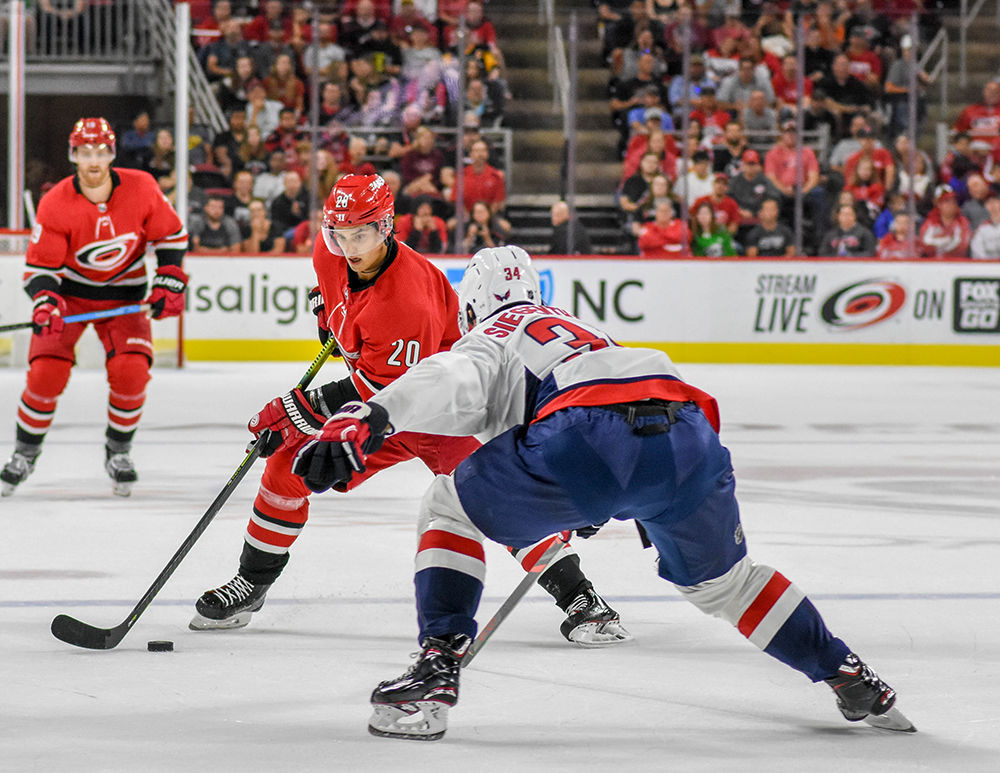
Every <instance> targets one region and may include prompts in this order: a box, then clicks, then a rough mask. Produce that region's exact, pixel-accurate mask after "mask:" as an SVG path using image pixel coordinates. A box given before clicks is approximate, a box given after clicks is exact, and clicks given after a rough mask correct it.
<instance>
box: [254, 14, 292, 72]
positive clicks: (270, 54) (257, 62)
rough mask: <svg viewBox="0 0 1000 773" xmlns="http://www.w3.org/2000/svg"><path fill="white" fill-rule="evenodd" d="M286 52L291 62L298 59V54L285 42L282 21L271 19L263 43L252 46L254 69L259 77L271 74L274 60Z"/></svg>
mask: <svg viewBox="0 0 1000 773" xmlns="http://www.w3.org/2000/svg"><path fill="white" fill-rule="evenodd" d="M282 54H286V55H288V56H290V57H292V61H293V62H297V61H298V54H296V52H295V49H294V48H292V47H291V46H290V45H288V43H286V42H285V25H284V22H280V21H273V22H271V28H270V29H269V30H268V38H267V41H265V42H264V43H258V44H257V45H256V46H254V48H253V53H252V55H253V62H254V70H255V71H256V73H257V75H258V76H259V77H260V78H262V79H263V78H266V77H268V76H269V75H270V74H271V70H272V69H273V67H274V62H275V60H276V59H277V58H278V57H279V56H281V55H282Z"/></svg>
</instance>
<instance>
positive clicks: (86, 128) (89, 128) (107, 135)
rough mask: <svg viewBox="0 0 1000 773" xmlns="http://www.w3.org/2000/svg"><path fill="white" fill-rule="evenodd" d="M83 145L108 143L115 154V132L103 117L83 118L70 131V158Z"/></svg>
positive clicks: (71, 158)
mask: <svg viewBox="0 0 1000 773" xmlns="http://www.w3.org/2000/svg"><path fill="white" fill-rule="evenodd" d="M81 145H95V146H96V145H106V146H107V147H108V149H109V150H110V151H111V154H112V155H114V154H115V132H114V129H112V128H111V124H109V123H108V122H107V121H106V120H104V119H103V118H81V119H80V120H79V121H77V122H76V123H75V124H74V125H73V131H71V132H70V133H69V159H70V161H72V160H73V151H74V150H76V149H77V148H78V147H80V146H81Z"/></svg>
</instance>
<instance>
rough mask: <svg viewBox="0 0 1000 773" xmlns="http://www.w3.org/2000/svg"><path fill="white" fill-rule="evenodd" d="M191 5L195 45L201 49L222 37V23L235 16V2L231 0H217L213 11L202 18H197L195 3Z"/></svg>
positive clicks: (192, 31) (192, 32)
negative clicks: (230, 0)
mask: <svg viewBox="0 0 1000 773" xmlns="http://www.w3.org/2000/svg"><path fill="white" fill-rule="evenodd" d="M191 6H192V7H191V20H192V24H193V28H192V30H191V34H192V35H193V36H194V43H195V47H196V48H198V49H199V50H201V49H203V48H205V47H206V46H208V45H209V44H211V43H212V42H213V41H216V40H218V39H219V38H221V37H222V25H223V24H224V23H225V22H226V21H228V20H229V19H232V18H233V4H232V3H230V2H229V0H215V2H214V3H212V10H211V13H209V14H207V15H205V16H204V17H202V18H196V16H195V9H194V4H193V3H192V4H191Z"/></svg>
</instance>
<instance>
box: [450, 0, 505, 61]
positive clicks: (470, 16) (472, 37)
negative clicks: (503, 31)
mask: <svg viewBox="0 0 1000 773" xmlns="http://www.w3.org/2000/svg"><path fill="white" fill-rule="evenodd" d="M465 24H466V35H468V38H467V46H468V47H467V49H466V52H465V53H466V56H467V57H468V56H471V57H474V58H476V59H478V60H479V61H480V62H482V63H483V67H484V68H485V70H486V73H487V75H488V76H489V77H490V78H501V77H502V75H503V71H504V59H503V52H502V51H501V50H500V47H499V46H498V45H497V33H496V30H495V29H494V28H493V22H491V21H490V20H489V19H487V18H486V16H485V15H484V13H483V4H482V3H481V2H479V0H469V3H468V5H466V6H465ZM456 42H457V41H455V40H452V42H451V43H450V45H451V47H454V46H455V44H456Z"/></svg>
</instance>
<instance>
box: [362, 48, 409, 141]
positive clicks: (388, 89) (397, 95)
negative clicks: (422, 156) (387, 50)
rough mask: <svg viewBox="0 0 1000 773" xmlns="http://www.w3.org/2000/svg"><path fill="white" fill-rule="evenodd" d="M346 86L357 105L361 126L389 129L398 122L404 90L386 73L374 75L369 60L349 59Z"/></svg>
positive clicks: (363, 57)
mask: <svg viewBox="0 0 1000 773" xmlns="http://www.w3.org/2000/svg"><path fill="white" fill-rule="evenodd" d="M350 70H351V78H350V80H349V81H348V87H349V88H350V90H351V93H352V95H353V97H354V101H355V102H356V103H357V104H358V106H359V112H358V115H357V118H356V121H357V123H358V124H359V125H361V126H391V125H394V124H396V123H398V122H399V119H400V115H401V112H402V110H403V107H405V105H404V103H403V90H402V88H401V87H400V85H399V81H398V80H397V79H396V78H393V77H392V76H390V75H389V74H388V73H386V72H381V73H379V72H376V71H375V67H374V65H373V64H372V60H371V58H370V57H365V56H359V57H356V58H354V59H352V60H351V64H350Z"/></svg>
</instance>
